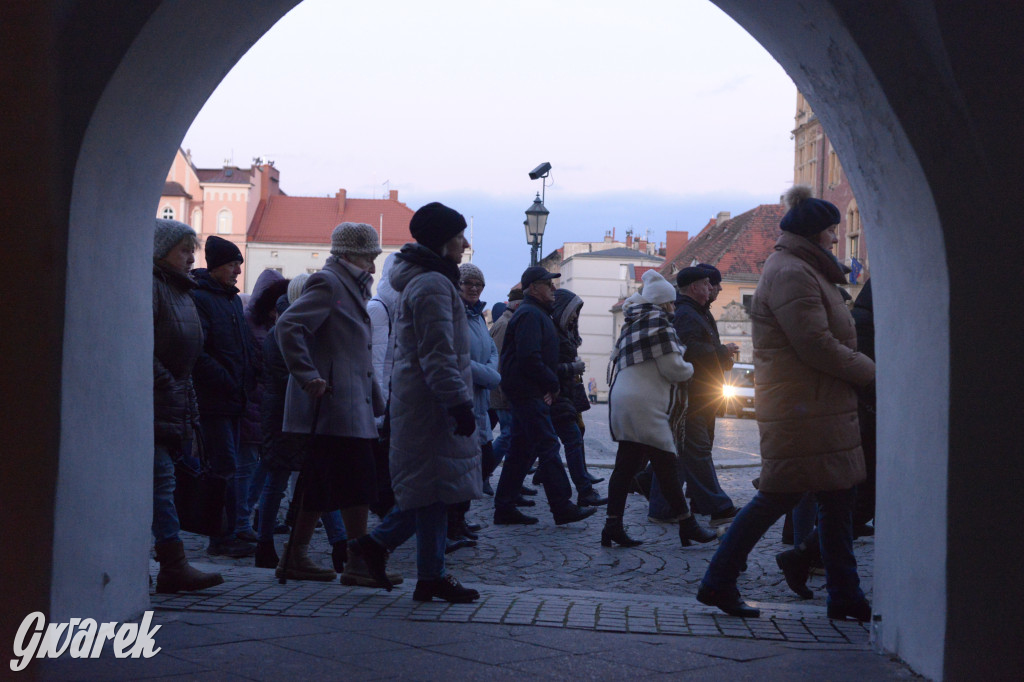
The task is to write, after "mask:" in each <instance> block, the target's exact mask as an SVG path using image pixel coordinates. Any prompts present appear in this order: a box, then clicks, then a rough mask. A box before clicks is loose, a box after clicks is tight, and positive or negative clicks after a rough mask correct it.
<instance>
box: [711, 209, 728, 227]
mask: <svg viewBox="0 0 1024 682" xmlns="http://www.w3.org/2000/svg"><path fill="white" fill-rule="evenodd" d="M731 217H732V213H730V212H729V211H719V212H718V215H717V216H716V217H715V225H716V226H717V225H721V224H722V223H724V222H725V221H726V220H728V219H729V218H731Z"/></svg>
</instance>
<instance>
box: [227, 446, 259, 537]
mask: <svg viewBox="0 0 1024 682" xmlns="http://www.w3.org/2000/svg"><path fill="white" fill-rule="evenodd" d="M259 461H260V446H259V444H257V443H240V444H239V447H238V460H237V461H236V463H235V476H234V479H233V482H234V486H235V499H236V500H237V501H238V507H237V510H236V514H235V532H236V533H241V532H242V531H244V530H252V504H253V503H252V502H250V501H249V496H250V494H251V492H250V488H251V485H250V483H251V481H252V477H253V474H254V473H255V472H256V469H257V465H258V464H259ZM228 518H231V517H228Z"/></svg>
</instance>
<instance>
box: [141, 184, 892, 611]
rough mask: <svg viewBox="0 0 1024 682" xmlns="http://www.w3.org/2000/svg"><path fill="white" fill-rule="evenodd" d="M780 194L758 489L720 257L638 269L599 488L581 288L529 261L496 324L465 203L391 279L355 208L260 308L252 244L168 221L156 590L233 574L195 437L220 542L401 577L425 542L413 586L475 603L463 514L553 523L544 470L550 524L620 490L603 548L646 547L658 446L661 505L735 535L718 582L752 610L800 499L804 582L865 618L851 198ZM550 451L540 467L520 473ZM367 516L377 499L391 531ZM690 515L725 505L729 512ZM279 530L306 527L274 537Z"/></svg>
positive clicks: (770, 265) (691, 539)
mask: <svg viewBox="0 0 1024 682" xmlns="http://www.w3.org/2000/svg"><path fill="white" fill-rule="evenodd" d="M787 198H788V200H789V203H790V210H789V212H788V213H787V214H786V216H785V217H784V218H783V220H782V223H781V225H780V227H781V229H782V236H781V237H780V238H779V240H778V243H777V245H776V252H775V253H774V254H773V255H772V256H771V257H769V259H768V261H767V262H766V264H765V268H764V275H763V276H762V279H761V282H760V283H759V285H758V288H757V292H756V293H755V296H754V302H753V306H752V310H751V316H752V319H753V341H754V362H755V366H756V368H757V371H756V376H757V390H758V402H757V416H758V422H759V427H760V430H761V436H762V457H763V460H764V467H763V471H762V474H761V477H760V479H759V481H758V492H757V494H756V496H755V497H754V499H753V500H752V501H751V502H750V503H749V504H748V505H746V506H745V507H744V508H743V509H742V510H739V509H737V508H736V507H735V506H734V505H733V502H732V500H731V499H730V498H729V496H728V495H727V494H726V493H725V492H724V491H723V490H722V487H721V485H720V484H719V481H718V478H717V475H716V473H715V468H714V463H713V461H712V455H711V453H712V447H713V444H714V433H715V419H716V416H717V411H718V405H719V401H720V399H721V389H722V384H723V381H724V376H725V374H726V373H727V372H728V371H729V369H730V368H731V365H732V361H733V359H734V358H735V357H736V353H737V351H738V348H737V347H736V345H735V344H729V343H726V344H723V343H722V342H721V339H720V337H719V334H718V330H717V326H716V324H715V320H714V317H713V316H712V315H711V313H710V305H711V303H712V302H713V301H714V300H715V298H716V297H717V295H718V293H719V292H721V290H722V287H721V274H720V273H719V272H718V270H717V269H715V268H714V267H713V266H711V265H706V264H698V265H694V266H691V267H687V268H684V269H682V270H681V271H679V273H678V274H677V276H676V283H675V286H673V284H672V283H670V282H669V281H667V280H666V279H665V278H664V277H663V276H662V275H660V274H658V272H656V271H653V270H650V271H647V272H646V273H644V276H643V278H642V279H643V286H642V289H641V290H640V291H638V292H637V293H636V294H634V295H632V296H630V297H629V298H627V299H626V300H625V301H624V302H623V312H624V316H625V324H624V325H623V327H622V330H621V333H620V335H619V338H618V340H617V342H616V344H615V348H614V351H613V353H612V357H611V361H610V363H609V367H608V385H609V398H608V400H609V426H610V430H611V433H612V437H613V439H614V440H615V441H616V442H617V443H618V451H617V453H616V459H615V467H614V470H613V472H612V474H611V477H610V479H609V485H608V497H607V498H605V497H602V496H601V494H600V493H599V492H598V491H597V490H596V489H595V487H594V483H595V482H599V481H600V480H602V479H600V478H598V477H596V476H594V475H593V474H592V473H591V472H590V471H588V469H587V464H586V453H585V444H584V443H585V441H584V436H583V434H584V430H585V426H584V421H583V418H582V413H583V412H584V411H586V410H589V409H592V405H593V403H594V402H595V401H596V397H597V396H596V392H597V390H596V381H595V380H594V379H593V378H592V377H591V378H590V380H589V381H588V382H587V383H586V384H584V379H583V377H584V374H585V373H586V370H587V367H586V364H585V363H584V362H583V361H581V360H580V357H579V347H580V345H581V343H582V338H581V336H580V333H579V328H578V324H579V315H580V310H581V308H582V307H583V305H584V301H583V300H582V299H581V298H580V297H579V296H577V295H576V294H574V293H573V292H571V291H569V290H567V289H564V288H558V287H557V286H556V280H557V279H558V278H559V275H558V274H557V273H552V272H549V271H548V270H546V269H545V268H543V267H539V266H532V267H529V268H527V269H526V270H525V271H524V272H523V274H522V277H521V279H520V282H519V284H518V285H517V286H516V287H513V289H512V290H511V291H510V292H509V294H508V301H507V302H505V303H502V304H500V305H499V306H496V307H495V309H494V310H493V311H492V323H491V324H490V326H488V323H487V321H486V317H485V305H486V304H485V303H484V302H483V300H482V298H481V295H482V292H483V290H484V288H485V286H486V279H485V276H484V273H483V271H482V270H481V269H480V268H479V267H477V266H476V265H474V264H472V263H462V258H463V253H464V251H465V249H466V248H467V247H468V246H469V243H468V241H467V240H466V238H465V236H464V230H465V228H466V221H465V219H464V218H463V216H462V215H461V214H459V213H458V212H457V211H455V210H454V209H452V208H450V207H448V206H445V205H443V204H440V203H436V202H435V203H430V204H427V205H425V206H423V207H422V208H420V209H419V210H418V211H416V213H415V214H414V215H413V218H412V221H411V223H410V233H411V235H412V237H413V239H414V240H415V241H414V242H413V243H409V244H406V245H405V246H404V247H402V249H401V250H400V251H399V252H397V253H394V254H391V255H390V256H389V257H388V258H387V259H386V261H385V263H384V266H383V272H382V273H381V276H380V278H379V281H378V283H377V288H376V294H375V295H371V289H372V286H371V285H372V284H373V276H374V274H375V261H376V259H377V257H378V256H379V255H380V253H381V247H380V242H379V237H378V234H377V232H376V231H375V230H374V228H373V227H372V226H370V225H366V224H362V223H342V224H340V225H338V226H337V227H336V228H335V229H334V231H333V233H332V235H331V255H330V258H328V260H327V262H326V264H325V265H324V267H323V269H322V270H320V271H318V272H316V273H313V274H312V275H308V276H307V275H303V276H301V277H298V278H295V279H294V280H288V279H285V278H284V277H282V276H281V275H280V274H279V273H277V272H275V271H273V270H266V271H264V272H263V273H261V275H260V276H259V278H258V279H257V282H256V285H255V287H254V290H253V293H252V295H251V296H249V297H248V300H247V302H246V303H245V304H244V305H243V299H242V296H241V295H240V292H239V290H238V288H237V286H236V283H237V278H238V276H239V274H240V268H241V264H242V262H243V257H242V254H241V252H240V251H239V249H238V247H237V246H235V245H234V244H233V243H231V242H230V241H227V240H225V239H222V238H219V237H217V236H211V237H209V238H207V240H206V244H205V247H204V248H205V256H206V267H205V268H202V269H198V270H194V271H193V270H192V265H193V263H194V253H195V250H196V249H197V248H198V246H199V244H198V239H197V236H196V234H195V232H194V231H193V230H192V229H191V228H189V227H188V226H187V225H185V224H183V223H179V222H176V221H172V220H162V219H161V220H157V222H156V231H155V237H154V252H153V275H154V280H153V302H154V329H155V346H154V414H155V459H154V491H153V500H154V508H153V535H154V538H155V553H156V557H157V560H158V562H159V563H160V571H159V573H158V575H157V583H156V590H157V591H158V592H177V591H188V590H201V589H205V588H208V587H211V586H213V585H216V584H219V583H220V582H222V581H223V579H222V577H221V576H220V575H218V574H208V573H203V572H201V571H198V570H196V569H195V568H193V567H191V566H190V565H189V564H188V562H187V559H186V558H185V553H184V549H183V545H182V542H181V540H180V538H179V531H180V527H179V521H178V516H177V513H176V510H175V503H174V489H175V463H176V462H178V461H179V460H180V459H181V458H183V457H190V456H192V455H193V453H194V452H195V451H197V450H202V451H203V453H204V456H205V460H206V461H208V464H209V469H210V472H211V473H212V474H214V475H216V476H218V477H219V478H221V479H223V480H224V481H225V482H226V485H225V495H224V504H223V509H222V510H218V513H219V514H221V522H220V523H218V524H215V525H216V527H217V528H219V531H218V532H215V533H214V532H212V531H211V533H210V537H209V545H208V549H207V551H208V552H209V554H211V555H223V556H229V557H248V556H253V557H254V562H255V565H256V566H257V567H262V568H268V569H274V571H275V575H276V576H277V577H278V578H279V579H281V580H287V579H292V580H333V579H335V578H336V576H337V574H339V573H340V574H341V582H343V583H344V584H348V585H361V586H367V587H379V588H383V589H386V590H391V588H392V586H393V585H396V584H399V583H400V582H402V580H403V577H402V576H401V575H400V574H398V573H396V572H393V571H389V570H388V566H387V562H388V557H389V554H390V553H391V552H392V551H394V550H395V549H396V548H397V547H399V546H400V545H402V544H404V543H405V542H407V541H408V540H410V539H411V538H413V537H415V540H416V573H417V575H416V578H417V582H416V588H415V590H414V592H413V599H415V600H418V601H430V600H432V599H434V598H438V599H442V600H446V601H450V602H470V601H474V600H476V599H478V598H479V596H480V595H479V593H478V592H477V591H476V590H474V589H471V588H469V587H466V586H464V585H462V584H461V583H460V582H459V581H458V580H457V579H456V578H455V577H453V576H452V575H451V574H450V573H449V572H448V571H447V570H446V566H445V557H446V555H447V554H449V553H451V552H454V551H457V550H459V549H461V548H463V547H471V546H473V545H474V544H475V542H476V540H477V538H478V531H480V530H481V527H480V525H477V524H473V523H471V522H469V521H468V519H467V511H469V509H470V505H471V503H472V501H473V500H477V499H480V498H481V497H482V496H483V495H485V494H486V495H492V496H493V497H494V516H493V522H494V524H496V525H532V524H535V523H537V522H538V518H537V517H536V516H531V515H529V514H527V513H524V512H523V511H522V508H529V507H533V506H535V504H536V503H535V502H534V500H533V499H531V498H532V497H533V496H535V495H536V494H537V489H536V486H541V487H543V488H544V492H545V497H546V501H547V504H548V507H549V509H550V511H551V514H552V517H553V520H554V523H555V524H556V525H563V524H570V523H574V522H578V521H582V520H583V519H586V518H588V517H590V516H592V515H593V514H595V513H596V511H597V508H598V507H600V506H602V505H607V512H606V517H605V524H604V527H603V529H602V531H601V536H600V542H601V544H602V545H604V546H606V547H611V546H613V545H619V546H621V547H633V546H636V545H638V544H640V541H638V540H635V539H633V538H631V537H630V536H629V535H628V534H627V532H626V528H625V526H624V525H623V515H624V511H625V505H626V501H627V498H628V496H629V492H630V490H631V489H634V488H635V487H636V486H637V482H638V480H640V479H641V478H642V476H643V472H644V469H645V467H647V471H648V472H649V474H650V478H651V484H650V486H649V489H645V490H644V492H645V493H646V494H647V495H648V497H649V499H650V502H649V504H650V508H649V517H650V519H651V521H652V522H659V523H672V524H677V525H678V530H679V539H680V543H681V545H682V546H683V547H688V546H692V545H693V544H694V543H697V544H704V543H709V542H711V541H713V540H715V539H716V538H717V537H718V535H719V534H722V540H721V543H720V545H719V548H718V551H717V552H716V553H715V556H714V558H713V560H712V562H711V565H710V567H709V569H708V571H707V574H706V575H705V577H704V580H703V582H702V584H701V587H700V591H699V592H698V595H697V598H698V599H699V600H700V601H701V602H703V603H705V604H710V605H714V606H717V607H719V608H721V609H722V610H723V611H725V612H727V613H730V614H734V615H739V616H744V617H751V616H756V615H757V610H756V609H754V608H752V607H750V606H748V605H747V604H746V603H745V602H743V601H742V598H741V597H740V595H739V593H738V591H737V589H736V579H737V576H738V574H739V573H740V572H741V571H742V570H743V568H744V566H745V560H746V555H747V553H748V552H749V551H750V549H751V548H752V547H753V545H754V544H755V543H756V542H757V541H758V539H760V537H761V536H762V535H763V534H764V532H765V531H766V530H767V528H768V527H769V526H771V525H772V524H773V523H774V522H775V521H776V520H777V519H778V518H779V517H780V516H782V515H783V514H785V513H787V512H788V511H790V510H791V509H792V508H794V507H797V508H798V509H803V510H804V511H803V512H799V515H800V518H801V519H802V521H801V523H800V524H799V525H800V526H801V528H803V529H804V530H803V532H801V533H800V537H799V541H798V542H796V543H794V544H795V546H794V549H792V550H789V551H788V552H784V553H782V554H780V555H779V566H780V568H781V569H782V570H783V573H784V575H785V577H786V580H787V583H788V584H789V585H790V586H791V587H792V588H793V589H794V591H796V592H797V593H798V594H801V595H802V596H807V592H809V590H807V588H806V585H805V583H806V579H807V571H809V566H810V564H811V563H812V562H813V561H814V560H815V559H816V558H817V557H818V556H819V550H820V558H821V561H822V562H823V564H824V569H825V571H826V576H827V578H826V580H827V588H828V592H829V615H830V616H831V617H836V618H847V617H849V618H855V619H858V620H866V619H867V618H868V617H869V616H870V606H869V605H867V602H866V600H865V599H864V595H863V593H862V592H861V591H860V589H859V586H858V580H857V571H856V561H855V559H854V557H853V552H852V537H853V515H854V509H855V508H856V507H857V505H858V502H857V500H858V495H857V491H856V489H855V486H857V485H858V484H862V483H863V481H864V480H865V478H866V470H865V461H864V455H863V451H862V449H861V444H860V440H861V434H860V428H859V424H860V422H861V421H864V420H865V418H866V416H865V414H864V413H863V410H862V413H861V415H858V397H860V398H861V403H862V404H863V402H864V400H866V398H865V397H864V396H866V395H867V394H868V393H870V391H871V390H873V381H874V363H873V361H872V360H871V359H870V358H869V357H867V356H866V355H864V354H863V353H859V352H857V350H856V347H857V345H856V334H855V331H854V323H853V319H852V317H851V316H850V313H849V312H848V308H847V307H846V304H845V303H844V301H843V298H842V295H841V293H840V291H841V289H840V288H839V287H837V286H836V284H838V283H840V282H841V281H842V278H843V273H842V267H841V265H840V264H839V263H838V261H836V260H835V258H834V257H832V255H831V253H830V252H829V251H828V247H829V246H831V243H832V240H834V239H835V226H836V224H837V223H838V212H837V211H836V209H835V207H834V206H832V205H831V204H829V203H828V202H825V201H821V200H818V199H814V198H812V197H810V196H809V194H808V193H807V192H806V191H804V190H803V189H801V188H795V189H794V190H792V191H791V192H790V193H789V194H788V195H787ZM868 295H870V290H869V289H868ZM495 427H499V435H498V437H497V438H494V435H493V434H494V431H495ZM563 452H564V463H563V459H562V453H563ZM872 459H873V458H872ZM499 466H500V467H501V473H500V476H499V477H498V479H497V482H496V483H495V484H493V486H492V481H491V479H492V476H493V475H494V473H495V471H497V470H498V467H499ZM872 468H873V467H872ZM531 472H533V473H534V476H533V480H532V483H533V486H534V487H531V486H530V485H527V483H526V478H527V476H528V475H529V474H530V473H531ZM872 473H873V472H872ZM574 488H575V491H576V501H575V502H574V501H573V499H572V497H573V489H574ZM289 490H290V495H291V500H290V504H289V518H288V519H287V522H286V523H282V522H281V519H279V518H278V516H279V512H280V509H281V504H282V500H283V499H284V497H285V496H286V495H287V494H289ZM687 497H689V503H688V502H687ZM860 499H861V503H860V506H861V507H864V506H865V504H864V500H865V495H864V494H863V493H862V494H861V498H860ZM872 502H873V499H872ZM254 512H255V516H254ZM371 512H373V513H374V514H376V515H377V516H378V517H379V518H380V520H379V523H377V524H376V525H375V527H373V528H372V530H371V528H370V525H371V524H370V523H369V515H370V513H371ZM695 514H701V515H705V516H708V517H709V518H710V526H711V528H710V529H708V528H705V527H704V526H702V525H701V524H700V523H699V522H698V520H697V518H696V516H695ZM867 514H868V515H867V516H865V514H864V513H861V514H860V515H859V521H858V523H860V524H863V523H864V521H865V520H866V519H869V518H870V512H867ZM318 524H322V525H323V526H324V528H325V530H326V532H327V537H328V540H329V542H330V544H331V547H332V552H331V558H332V566H330V567H323V566H319V565H318V564H317V563H316V562H315V561H314V560H313V559H311V558H310V556H309V549H308V548H309V543H310V540H311V538H312V536H313V533H314V529H315V528H316V526H317V525H318ZM716 528H717V529H718V531H719V533H716V532H715V529H716ZM723 531H724V533H723ZM281 532H287V533H289V538H288V541H287V542H286V543H285V544H284V551H283V552H282V554H281V556H279V555H278V553H277V550H276V545H275V542H274V535H275V533H281Z"/></svg>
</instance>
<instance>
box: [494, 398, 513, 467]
mask: <svg viewBox="0 0 1024 682" xmlns="http://www.w3.org/2000/svg"><path fill="white" fill-rule="evenodd" d="M495 412H496V413H497V414H498V424H499V426H500V429H499V430H500V431H501V433H500V434H498V437H497V438H495V439H494V466H498V465H499V464H501V462H502V460H504V459H505V455H507V454H508V448H509V446H510V445H511V444H512V410H495Z"/></svg>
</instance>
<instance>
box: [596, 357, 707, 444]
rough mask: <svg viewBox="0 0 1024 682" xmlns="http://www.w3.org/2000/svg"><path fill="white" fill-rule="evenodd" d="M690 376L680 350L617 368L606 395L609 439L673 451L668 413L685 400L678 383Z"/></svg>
mask: <svg viewBox="0 0 1024 682" xmlns="http://www.w3.org/2000/svg"><path fill="white" fill-rule="evenodd" d="M692 376H693V365H691V364H690V363H688V362H686V361H685V360H683V356H682V355H680V354H679V353H666V354H665V355H660V356H658V357H656V358H654V359H653V360H645V361H644V362H641V363H639V364H636V365H630V366H629V367H626V368H624V369H622V370H620V371H619V372H618V374H617V375H616V376H615V381H614V383H613V384H612V387H611V394H610V395H609V398H608V426H609V427H610V428H611V432H612V439H614V440H615V441H617V442H618V441H630V442H634V443H643V444H644V445H650V446H651V447H652V448H657V449H658V450H663V451H665V452H672V453H674V452H675V451H676V446H675V441H674V440H673V437H672V426H671V420H670V416H671V415H672V414H673V412H674V411H676V407H677V402H678V401H680V400H686V396H685V394H684V393H681V392H680V387H679V386H678V385H677V384H679V383H681V382H684V381H688V380H689V379H690V377H692ZM683 390H685V389H683Z"/></svg>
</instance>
